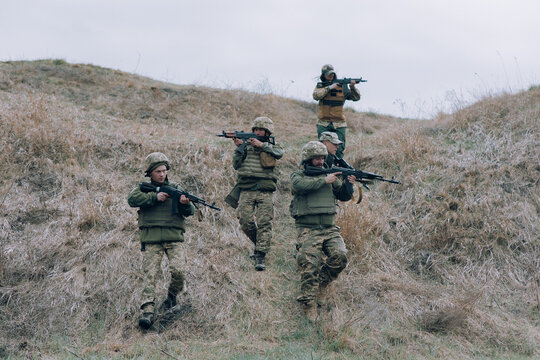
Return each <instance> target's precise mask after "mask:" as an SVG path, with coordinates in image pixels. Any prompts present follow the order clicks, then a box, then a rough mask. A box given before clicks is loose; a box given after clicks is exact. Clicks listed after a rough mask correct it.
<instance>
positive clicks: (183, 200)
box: [178, 195, 189, 205]
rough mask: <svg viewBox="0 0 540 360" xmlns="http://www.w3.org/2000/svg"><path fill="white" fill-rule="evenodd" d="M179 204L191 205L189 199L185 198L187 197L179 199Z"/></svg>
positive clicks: (183, 196)
mask: <svg viewBox="0 0 540 360" xmlns="http://www.w3.org/2000/svg"><path fill="white" fill-rule="evenodd" d="M178 202H180V204H184V205H186V204H189V199H188V198H187V197H186V196H185V195H182V196H180V199H178Z"/></svg>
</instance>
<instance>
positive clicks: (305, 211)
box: [290, 141, 355, 321]
mask: <svg viewBox="0 0 540 360" xmlns="http://www.w3.org/2000/svg"><path fill="white" fill-rule="evenodd" d="M327 155H328V151H327V150H326V147H325V146H324V145H323V144H322V143H320V142H319V141H310V142H308V143H307V144H306V145H304V147H303V148H302V162H301V164H300V169H299V170H297V171H295V172H293V173H292V174H291V186H292V193H293V200H292V202H291V206H290V211H291V216H292V217H293V218H294V219H295V223H296V228H297V234H298V242H299V243H300V244H301V246H300V251H299V253H298V256H297V257H296V261H297V264H298V266H299V268H300V274H301V277H300V280H301V285H300V290H301V296H299V297H298V298H297V299H296V300H297V301H298V302H299V303H300V304H301V305H302V307H303V310H304V312H305V314H306V316H307V318H308V319H309V320H310V321H314V320H316V318H317V302H319V303H320V302H322V301H324V296H325V294H326V288H327V286H328V284H329V283H330V282H331V281H333V280H335V279H336V278H337V277H338V275H339V273H340V272H341V271H342V270H343V269H344V268H345V266H346V265H347V249H346V247H345V243H344V242H343V239H342V237H341V235H340V233H339V229H338V227H336V225H335V222H334V217H335V215H336V203H337V201H336V200H341V201H348V200H350V199H351V195H350V194H349V193H348V191H347V189H346V188H345V186H343V183H342V181H341V180H340V179H339V178H338V177H337V175H339V174H340V173H339V172H338V173H334V174H327V175H320V176H307V175H305V174H304V172H303V167H304V166H306V165H310V166H317V167H321V168H322V167H325V166H324V162H325V159H326V157H327ZM345 181H349V182H351V183H354V181H355V177H354V176H349V177H348V178H347V179H346V180H345Z"/></svg>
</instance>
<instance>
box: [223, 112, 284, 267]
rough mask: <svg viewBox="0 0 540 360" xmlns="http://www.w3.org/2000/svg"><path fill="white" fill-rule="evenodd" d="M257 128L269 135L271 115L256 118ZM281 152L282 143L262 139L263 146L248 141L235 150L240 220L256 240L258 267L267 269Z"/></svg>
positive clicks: (252, 239) (244, 230) (243, 229)
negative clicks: (265, 262)
mask: <svg viewBox="0 0 540 360" xmlns="http://www.w3.org/2000/svg"><path fill="white" fill-rule="evenodd" d="M254 128H261V129H265V130H266V132H267V133H268V135H271V134H272V133H273V132H274V124H273V122H272V120H271V119H269V118H268V117H258V118H256V119H255V120H254V121H253V127H252V131H253V129H254ZM282 156H283V148H282V147H281V145H279V144H275V145H273V144H270V143H268V142H265V143H263V146H262V148H256V147H253V146H252V145H251V144H250V143H249V142H248V143H247V144H246V146H239V147H237V148H236V150H235V151H234V154H233V167H234V169H235V170H237V184H236V186H237V187H238V188H239V189H240V191H241V193H240V199H239V201H238V209H237V215H238V220H239V222H240V227H241V228H242V231H243V232H244V233H245V234H246V235H247V237H248V238H249V239H250V240H251V241H252V242H253V243H254V244H255V251H254V255H253V257H254V258H255V260H256V262H257V264H256V269H257V270H264V268H265V265H264V258H265V256H266V254H267V253H268V251H269V250H270V244H271V241H272V220H273V218H274V203H273V192H274V191H275V190H276V182H277V175H276V173H275V171H274V169H275V165H276V160H277V159H280V158H281V157H282ZM257 265H258V266H257Z"/></svg>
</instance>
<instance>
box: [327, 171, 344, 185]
mask: <svg viewBox="0 0 540 360" xmlns="http://www.w3.org/2000/svg"><path fill="white" fill-rule="evenodd" d="M336 175H341V172H336V173H331V174H328V175H326V177H325V178H324V181H326V183H327V184H333V183H335V182H336V179H337V176H336Z"/></svg>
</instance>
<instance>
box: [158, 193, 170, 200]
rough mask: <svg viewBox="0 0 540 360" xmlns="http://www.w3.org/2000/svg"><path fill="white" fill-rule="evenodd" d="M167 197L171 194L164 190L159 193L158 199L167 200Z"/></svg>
mask: <svg viewBox="0 0 540 360" xmlns="http://www.w3.org/2000/svg"><path fill="white" fill-rule="evenodd" d="M167 198H169V194H167V193H164V192H159V193H157V201H159V202H163V201H165V200H167Z"/></svg>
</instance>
